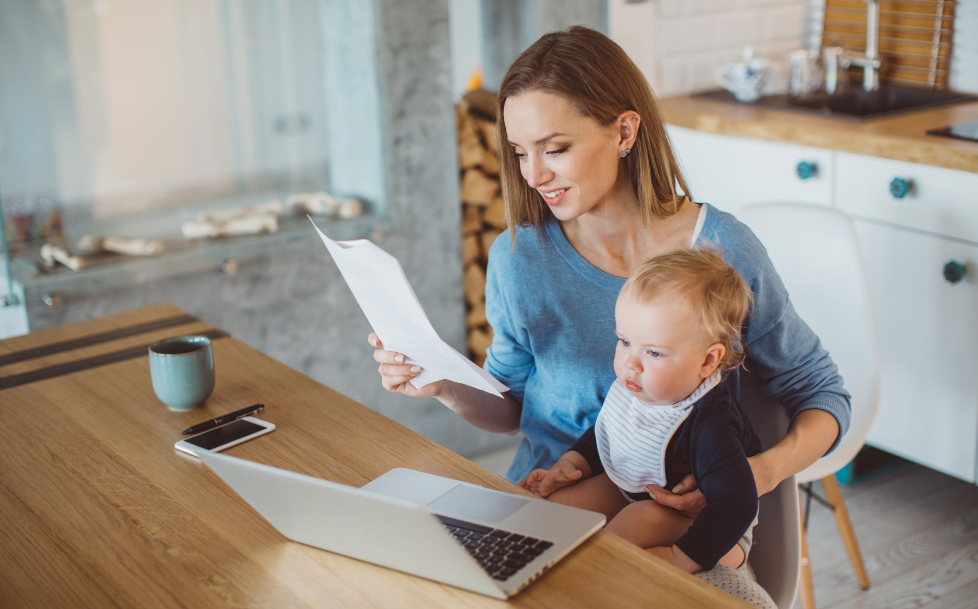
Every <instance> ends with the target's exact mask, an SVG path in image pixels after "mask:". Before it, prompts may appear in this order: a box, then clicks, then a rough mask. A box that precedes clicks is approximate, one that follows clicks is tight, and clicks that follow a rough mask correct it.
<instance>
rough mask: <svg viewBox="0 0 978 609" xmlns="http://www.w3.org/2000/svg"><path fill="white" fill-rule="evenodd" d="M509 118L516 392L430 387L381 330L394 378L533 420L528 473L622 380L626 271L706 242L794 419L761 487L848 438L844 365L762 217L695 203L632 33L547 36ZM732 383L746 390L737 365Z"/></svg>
mask: <svg viewBox="0 0 978 609" xmlns="http://www.w3.org/2000/svg"><path fill="white" fill-rule="evenodd" d="M499 117H500V119H501V120H499V122H498V130H499V136H500V142H502V146H503V153H502V155H501V156H502V158H501V167H502V169H501V176H502V184H503V196H504V198H505V201H506V209H507V215H508V220H509V225H510V230H509V232H508V233H504V234H502V235H500V237H499V238H498V239H497V240H496V242H495V243H494V245H493V246H492V248H491V251H490V256H489V269H488V277H487V285H486V316H487V318H488V320H489V323H490V325H491V326H492V328H493V331H494V337H493V342H492V346H491V347H490V349H489V353H488V355H487V358H486V362H485V369H486V370H487V371H488V372H490V373H491V374H492V375H493V376H495V377H496V378H498V379H499V380H501V381H502V382H503V383H505V384H506V385H507V386H508V387H510V391H509V393H507V394H505V397H504V398H502V399H500V398H498V397H495V396H491V395H489V394H486V393H484V392H481V391H478V390H476V389H473V388H471V387H468V386H464V385H458V384H455V383H452V382H450V381H441V382H438V383H433V384H430V385H426V386H425V387H423V388H421V389H417V388H415V387H414V386H413V385H411V384H410V383H409V381H410V379H411V378H413V377H414V376H415V375H417V373H419V372H420V368H418V367H416V366H414V367H412V366H408V365H405V364H404V363H403V362H404V355H403V354H399V353H393V352H390V351H386V350H384V349H383V346H382V345H381V344H380V342H379V340H378V339H377V336H376V335H375V334H371V335H370V337H369V339H368V340H369V342H370V344H371V345H373V346H374V347H375V348H376V350H375V352H374V359H375V360H377V361H378V362H379V363H380V368H379V370H380V374H381V377H382V382H383V385H384V387H385V388H386V389H387V390H389V391H393V392H397V393H402V394H405V395H409V396H417V397H434V398H436V399H438V400H439V401H441V402H442V403H443V404H445V405H446V406H448V407H449V408H451V409H452V410H454V411H455V412H456V413H458V414H459V415H460V416H462V417H463V418H465V419H466V420H467V421H469V422H470V423H472V424H473V425H476V426H478V427H480V428H482V429H485V430H487V431H494V432H502V433H516V432H517V431H522V432H523V435H524V440H523V443H522V444H521V445H520V447H519V450H518V452H517V455H516V458H515V460H514V462H513V464H512V466H511V467H510V469H509V472H508V474H507V478H509V480H511V481H513V482H518V481H520V480H522V479H523V478H525V476H526V475H527V474H528V473H529V472H530V471H531V470H532V469H535V468H547V467H549V466H550V465H552V464H553V463H554V462H555V461H556V460H557V459H558V458H559V457H560V456H561V455H562V454H563V453H564V452H565V451H566V450H567V448H568V447H569V446H570V445H571V444H572V443H573V442H574V441H575V440H576V439H577V438H578V437H580V435H581V434H582V433H583V432H584V431H585V430H586V429H588V428H589V427H590V426H591V425H593V424H594V421H595V419H596V417H597V414H598V409H599V408H600V405H601V403H602V401H603V400H604V397H605V395H606V394H607V392H608V389H609V388H610V386H611V384H612V382H613V381H614V378H615V375H614V371H613V370H612V369H611V367H610V366H609V365H608V362H610V361H612V360H613V357H614V351H615V328H614V309H615V300H616V298H617V295H618V292H619V291H620V289H621V287H622V285H624V282H625V277H628V276H629V274H630V273H631V271H632V270H633V269H635V268H636V267H637V266H639V265H640V264H642V263H643V262H645V261H646V260H648V259H649V258H652V257H654V256H656V255H658V254H661V253H665V252H669V251H672V250H675V249H678V248H688V247H696V246H697V245H700V244H702V245H709V246H713V247H717V248H719V249H720V250H722V251H723V253H724V257H725V258H726V259H727V260H728V261H729V262H730V264H731V265H732V266H733V267H734V268H736V269H737V270H738V271H739V272H740V274H741V275H743V276H744V278H745V279H746V280H747V282H748V284H749V285H750V286H751V289H752V291H753V292H754V299H755V305H754V308H753V309H752V311H751V314H750V317H749V319H748V322H747V324H746V326H745V329H744V333H743V334H744V336H743V339H742V341H743V344H744V345H745V348H746V355H747V362H746V366H747V368H748V369H749V370H751V372H752V373H754V374H756V375H758V377H759V378H760V380H761V382H762V384H763V386H764V388H765V391H766V392H767V393H768V394H769V395H772V396H774V397H775V398H777V399H778V400H779V401H780V402H781V403H782V404H783V405H784V406H785V408H786V410H787V412H788V415H789V417H790V418H791V421H792V424H791V428H790V430H789V432H788V434H787V435H786V436H785V438H784V439H783V440H782V441H781V442H779V443H778V444H777V445H775V446H774V447H772V448H770V449H769V450H767V451H764V452H762V453H760V454H759V455H757V456H755V457H753V458H751V469H752V471H753V473H754V478H755V481H756V483H757V490H758V493H759V494H764V493H767V492H769V491H771V490H772V489H774V488H775V487H776V486H777V485H778V483H780V482H781V481H782V480H784V479H785V478H787V477H788V476H791V475H792V474H795V473H797V472H800V471H802V470H803V469H805V468H806V467H808V466H809V465H811V464H812V463H814V462H815V461H816V460H817V459H818V458H819V457H821V456H822V455H824V454H825V453H826V452H828V451H829V450H831V449H832V448H834V447H835V445H836V444H837V443H838V440H839V438H841V436H842V434H844V433H845V431H846V429H847V428H848V423H849V394H848V393H847V392H846V391H845V390H844V389H843V387H842V378H841V377H840V376H839V374H838V370H837V368H836V366H835V364H833V363H832V360H831V358H829V356H828V353H827V352H826V351H825V350H824V349H822V347H821V344H820V343H819V340H818V337H817V336H815V334H814V333H813V332H812V331H811V329H810V328H809V327H808V326H807V325H806V324H805V323H804V322H803V321H802V320H801V319H800V318H799V317H798V315H797V314H796V313H795V310H794V308H793V307H792V305H791V303H790V301H789V300H788V294H787V292H786V291H785V288H784V285H783V284H782V282H781V280H780V278H779V277H778V275H777V272H776V271H775V270H774V267H773V266H772V264H771V262H770V260H769V259H768V257H767V253H766V252H765V250H764V248H763V247H762V246H761V244H760V243H759V242H758V241H757V239H756V237H754V235H753V233H751V231H750V229H748V228H747V227H745V226H744V225H742V224H740V223H739V222H737V220H736V219H735V218H734V217H733V216H731V215H730V214H726V213H722V212H720V211H718V210H717V209H716V208H715V207H712V206H709V205H707V204H696V203H694V202H693V201H692V198H691V196H690V194H689V189H688V188H687V186H686V182H685V180H684V179H683V176H682V173H681V171H680V169H679V165H678V163H677V162H676V159H675V156H674V155H673V153H672V149H671V147H670V145H669V140H668V137H667V136H666V132H665V128H664V126H663V124H662V120H661V118H660V116H659V112H658V108H657V107H656V104H655V99H654V97H653V95H652V91H651V89H650V87H649V85H648V83H647V82H646V80H645V78H644V77H643V76H642V74H641V72H640V71H639V70H638V68H637V67H636V66H635V64H634V63H632V61H631V60H630V59H629V58H628V56H627V55H626V54H625V53H624V51H622V50H621V48H620V47H618V45H616V44H615V43H614V42H612V41H611V40H610V39H608V38H607V37H605V36H604V35H602V34H600V33H598V32H595V31H593V30H589V29H587V28H582V27H573V28H570V29H569V30H567V31H565V32H556V33H551V34H547V35H545V36H543V37H542V38H541V39H540V40H538V41H537V42H536V43H534V44H533V45H532V46H531V47H530V48H528V49H527V50H526V51H525V52H524V53H523V54H522V55H520V57H519V58H518V59H517V60H516V61H515V62H514V63H513V65H512V66H511V67H510V69H509V71H508V72H507V73H506V76H505V78H504V79H503V83H502V86H501V90H500V95H499ZM507 147H508V150H509V152H510V153H509V154H507V153H506V152H507ZM677 186H678V188H677ZM787 229H788V228H787V227H786V230H787ZM724 382H726V383H728V384H729V385H730V388H731V390H732V391H733V392H734V395H739V377H738V376H737V375H736V374H731V375H730V376H729V377H728V378H727V379H726V380H725V381H724ZM695 487H696V484H695V481H694V480H693V479H692V478H691V477H689V476H688V477H687V478H686V479H684V480H683V481H682V483H680V484H679V485H678V486H677V487H676V488H675V489H672V490H666V489H661V488H653V494H654V498H655V500H656V501H657V502H659V503H661V504H663V505H666V506H669V507H672V508H675V509H678V510H683V511H692V512H697V511H699V510H700V509H702V507H703V506H704V505H705V501H704V500H703V496H702V494H701V493H700V492H699V491H698V490H696V488H695ZM595 508H596V509H598V510H599V511H603V510H600V506H595Z"/></svg>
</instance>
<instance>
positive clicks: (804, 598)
mask: <svg viewBox="0 0 978 609" xmlns="http://www.w3.org/2000/svg"><path fill="white" fill-rule="evenodd" d="M798 503H799V507H800V506H801V502H800V501H799V502H798ZM803 510H804V508H801V509H800V510H798V516H799V518H800V519H801V577H800V578H799V580H800V581H799V582H798V587H799V590H798V592H799V596H800V598H799V599H798V600H799V602H800V603H801V609H815V586H814V585H812V565H811V562H810V561H809V560H808V531H806V530H805V512H804V511H803Z"/></svg>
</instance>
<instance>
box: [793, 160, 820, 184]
mask: <svg viewBox="0 0 978 609" xmlns="http://www.w3.org/2000/svg"><path fill="white" fill-rule="evenodd" d="M795 173H796V174H798V178H799V179H802V180H807V179H808V178H813V177H815V176H816V175H817V174H818V163H815V162H814V161H812V162H810V161H801V162H800V163H798V165H797V166H796V167H795Z"/></svg>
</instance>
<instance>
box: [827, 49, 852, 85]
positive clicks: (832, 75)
mask: <svg viewBox="0 0 978 609" xmlns="http://www.w3.org/2000/svg"><path fill="white" fill-rule="evenodd" d="M822 66H823V67H824V69H825V92H826V93H828V94H829V95H834V94H836V93H841V92H843V91H845V89H846V86H847V85H848V84H849V83H848V78H847V76H846V68H848V67H849V59H848V56H847V55H846V50H845V49H844V48H842V47H840V46H834V47H825V48H824V49H822Z"/></svg>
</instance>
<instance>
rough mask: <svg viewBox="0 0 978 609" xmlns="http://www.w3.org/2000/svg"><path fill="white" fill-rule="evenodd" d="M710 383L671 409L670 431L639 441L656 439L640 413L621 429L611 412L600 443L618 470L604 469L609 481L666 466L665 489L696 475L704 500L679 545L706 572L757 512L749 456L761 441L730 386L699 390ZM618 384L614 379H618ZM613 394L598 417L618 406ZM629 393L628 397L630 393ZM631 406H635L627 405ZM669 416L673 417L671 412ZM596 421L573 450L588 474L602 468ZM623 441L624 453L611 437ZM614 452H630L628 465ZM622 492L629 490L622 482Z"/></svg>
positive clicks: (649, 473) (653, 473)
mask: <svg viewBox="0 0 978 609" xmlns="http://www.w3.org/2000/svg"><path fill="white" fill-rule="evenodd" d="M707 384H708V383H704V384H703V385H700V388H698V389H697V392H694V395H696V393H699V394H700V397H699V399H698V400H694V402H693V403H692V405H685V406H683V407H682V408H680V409H676V410H682V411H683V412H682V415H683V420H682V421H679V422H678V424H676V423H675V422H674V421H673V422H672V423H671V425H670V427H674V431H673V432H672V433H671V435H665V434H664V433H663V434H662V435H663V437H662V439H661V440H657V441H655V442H652V441H649V442H648V443H645V440H638V438H641V437H646V438H647V439H651V438H652V437H653V436H651V435H648V436H646V433H647V430H646V429H645V428H644V427H643V425H644V422H643V420H644V419H643V418H641V417H637V418H634V419H631V423H627V424H630V425H634V427H633V428H625V427H624V424H625V423H616V420H618V419H619V417H612V416H609V417H607V419H606V422H605V425H606V431H605V432H604V433H605V437H606V438H607V439H608V440H609V446H608V447H607V449H605V450H606V453H607V454H608V455H609V457H610V461H609V463H610V464H611V465H612V466H613V467H614V468H615V472H617V473H615V474H612V473H611V472H610V471H609V472H608V476H609V478H611V479H612V480H613V481H614V480H615V478H612V475H615V476H617V477H619V479H621V480H622V481H623V482H626V480H627V479H631V480H632V481H634V482H640V481H642V480H644V479H645V478H646V476H648V477H650V479H651V477H655V476H656V475H657V474H656V472H660V474H661V473H662V472H664V476H665V479H666V485H665V488H672V486H674V485H675V484H677V483H678V482H679V481H680V480H681V479H682V478H683V476H684V475H685V474H687V473H691V474H693V478H695V479H696V483H697V484H698V485H699V488H700V490H701V491H702V492H703V497H704V498H705V499H706V507H705V508H704V509H703V511H702V512H700V513H699V515H698V516H697V517H696V519H695V520H694V521H693V524H692V525H691V526H690V527H689V529H688V530H687V531H686V533H685V534H684V535H683V536H682V537H681V538H680V539H679V541H677V542H676V545H677V546H678V547H679V549H680V550H682V551H683V552H684V553H685V554H686V555H687V556H689V557H690V558H691V559H692V560H693V561H695V562H696V564H698V565H700V567H702V568H703V569H704V570H709V569H712V568H713V567H714V566H715V565H716V563H717V562H718V561H719V560H720V559H721V558H723V556H724V555H725V554H726V553H727V552H729V551H730V549H731V548H733V547H734V545H736V543H737V541H738V540H740V538H741V537H742V536H743V535H744V533H745V532H746V531H747V529H748V528H749V527H750V525H751V523H753V521H754V517H755V516H757V503H758V501H757V487H756V486H755V484H754V474H753V472H752V471H751V468H750V463H749V462H748V461H747V457H751V456H754V455H756V454H757V453H759V452H761V442H760V439H759V438H758V437H757V435H756V434H755V433H754V429H753V428H752V427H751V425H750V422H749V421H748V420H747V416H746V415H745V414H744V412H743V411H742V410H741V409H740V405H739V404H738V403H737V400H736V399H735V398H734V397H733V395H732V394H731V393H730V390H729V389H727V387H726V385H724V384H722V383H721V384H719V385H716V386H713V387H712V388H707V389H706V392H705V394H703V393H702V392H700V389H703V388H704V387H705V386H706V385H707ZM615 385H616V386H618V385H619V384H618V383H617V382H616V383H615ZM622 389H624V387H622ZM625 391H626V392H627V391H628V390H627V389H625ZM615 392H616V390H615V389H614V388H612V390H611V391H609V394H608V398H606V399H605V402H604V404H603V405H602V410H601V413H600V414H599V415H598V419H599V421H600V420H601V418H602V417H603V416H604V409H605V408H609V407H610V409H611V410H617V407H616V406H614V405H613V404H614V403H613V402H610V401H609V398H610V397H611V396H612V395H613V394H614V393H615ZM628 397H629V398H631V397H632V396H631V394H630V393H629V395H628ZM690 397H693V396H692V395H691V396H690ZM687 399H689V398H687ZM636 401H637V402H638V405H641V406H644V407H645V408H646V409H648V410H649V411H651V410H660V409H662V408H663V407H661V406H649V405H647V404H644V403H642V402H641V401H638V400H636ZM683 402H685V400H684V401H683ZM683 402H680V403H679V404H683ZM630 406H635V404H634V403H632V404H630ZM641 406H639V407H638V409H637V410H638V412H639V413H640V414H644V413H641ZM624 420H627V419H624ZM669 420H670V421H672V419H671V418H669ZM596 427H597V423H596V424H595V426H593V427H591V428H590V429H588V430H587V431H586V432H585V433H584V435H583V436H582V437H581V438H580V439H579V440H578V441H577V443H576V444H574V446H572V447H571V449H570V450H573V451H576V452H578V453H580V454H581V455H582V456H583V457H584V458H585V459H586V460H587V462H588V465H590V466H591V473H592V475H595V476H596V475H599V474H601V473H603V472H605V471H606V470H605V467H604V464H603V461H604V458H603V457H604V455H602V454H601V451H602V449H601V448H600V446H599V443H598V440H597V433H596ZM664 429H666V430H668V429H667V428H664ZM609 430H613V431H609ZM632 432H634V433H632ZM625 439H630V440H632V442H631V446H632V447H633V449H632V450H628V451H626V450H624V449H618V448H616V447H615V446H614V442H615V441H616V440H618V441H623V440H625ZM619 453H620V454H623V455H627V457H628V459H627V460H626V461H622V463H627V470H626V466H622V465H619V461H618V460H617V459H616V458H615V455H616V454H619ZM656 455H658V457H656ZM626 473H627V476H626ZM617 483H618V482H616V484H617ZM628 484H631V482H628ZM653 484H654V483H653ZM658 486H663V485H661V484H659V485H658ZM631 488H635V486H632V487H631ZM622 490H623V491H625V492H629V491H628V488H625V487H624V486H622ZM639 492H640V493H641V494H637V493H636V494H633V493H632V492H629V494H630V495H632V497H633V498H634V499H649V495H648V493H646V492H645V490H644V486H643V487H641V488H640V489H639Z"/></svg>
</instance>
